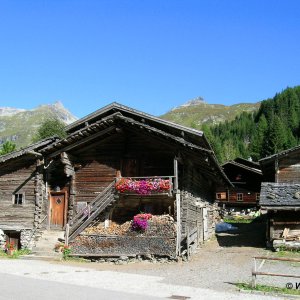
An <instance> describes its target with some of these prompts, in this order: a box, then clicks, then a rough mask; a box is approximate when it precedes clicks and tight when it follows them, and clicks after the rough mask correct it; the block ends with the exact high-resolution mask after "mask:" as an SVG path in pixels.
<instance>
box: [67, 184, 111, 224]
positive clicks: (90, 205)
mask: <svg viewBox="0 0 300 300" xmlns="http://www.w3.org/2000/svg"><path fill="white" fill-rule="evenodd" d="M114 185H115V181H112V182H111V183H110V184H109V185H108V186H107V187H106V188H105V189H104V190H103V191H102V192H101V193H100V194H98V195H97V196H96V197H95V198H94V200H93V201H91V202H90V203H89V204H88V207H93V206H94V204H95V203H97V202H98V200H99V199H100V198H102V197H103V196H104V195H105V194H106V193H107V192H108V191H109V190H110V189H111V188H112V187H113V186H114ZM82 216H86V210H85V209H84V210H81V211H80V212H78V213H77V214H76V215H75V216H74V217H73V218H72V220H71V221H70V226H71V227H72V226H73V225H74V224H75V222H76V221H77V220H79V219H81V217H82ZM76 223H77V222H76Z"/></svg>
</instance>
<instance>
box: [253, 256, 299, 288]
mask: <svg viewBox="0 0 300 300" xmlns="http://www.w3.org/2000/svg"><path fill="white" fill-rule="evenodd" d="M257 260H262V262H261V263H260V265H259V266H258V268H257ZM266 260H274V261H290V262H299V263H300V259H297V258H283V257H282V258H280V257H266V256H255V257H253V268H252V287H256V276H257V275H264V276H278V277H290V278H300V274H299V275H294V274H280V273H271V272H261V271H259V270H260V269H261V268H262V266H263V265H264V263H265V261H266Z"/></svg>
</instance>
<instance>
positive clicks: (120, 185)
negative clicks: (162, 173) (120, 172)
mask: <svg viewBox="0 0 300 300" xmlns="http://www.w3.org/2000/svg"><path fill="white" fill-rule="evenodd" d="M171 184H172V183H171V182H170V180H169V179H162V178H145V179H133V178H126V177H123V178H121V179H119V180H118V181H117V182H116V184H115V188H116V190H117V191H118V192H120V193H136V194H139V195H150V194H152V193H163V192H169V191H170V189H171Z"/></svg>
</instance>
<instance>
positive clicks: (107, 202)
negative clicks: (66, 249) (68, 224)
mask: <svg viewBox="0 0 300 300" xmlns="http://www.w3.org/2000/svg"><path fill="white" fill-rule="evenodd" d="M113 199H114V195H113V194H111V195H110V196H109V197H107V198H106V200H105V201H104V202H101V205H100V206H99V207H98V208H97V209H96V210H95V211H93V213H92V214H91V215H90V216H89V218H87V219H86V220H85V221H84V222H83V223H82V224H81V225H80V226H79V227H77V229H76V230H75V231H73V232H71V233H70V235H69V240H72V239H74V238H75V237H76V236H77V235H78V234H79V233H80V232H82V231H83V230H84V229H85V228H86V227H88V226H89V225H90V224H91V222H93V221H94V219H95V218H97V216H98V215H99V213H101V212H102V211H103V210H104V209H105V208H106V207H107V205H109V203H110V202H111V201H112V200H113Z"/></svg>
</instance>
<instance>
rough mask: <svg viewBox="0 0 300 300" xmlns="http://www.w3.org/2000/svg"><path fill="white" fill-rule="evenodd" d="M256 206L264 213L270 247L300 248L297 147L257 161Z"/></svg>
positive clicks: (298, 156)
mask: <svg viewBox="0 0 300 300" xmlns="http://www.w3.org/2000/svg"><path fill="white" fill-rule="evenodd" d="M260 164H261V167H262V170H263V174H264V182H263V183H262V185H261V197H260V205H261V208H262V209H263V210H265V211H266V212H267V217H268V224H267V242H268V244H269V245H270V246H274V247H275V248H276V247H280V246H284V247H294V246H295V245H296V246H297V247H298V248H299V247H300V243H299V240H300V172H299V168H300V146H297V147H294V148H291V149H288V150H285V151H282V152H280V153H278V154H275V155H271V156H269V157H266V158H263V159H261V160H260Z"/></svg>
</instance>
